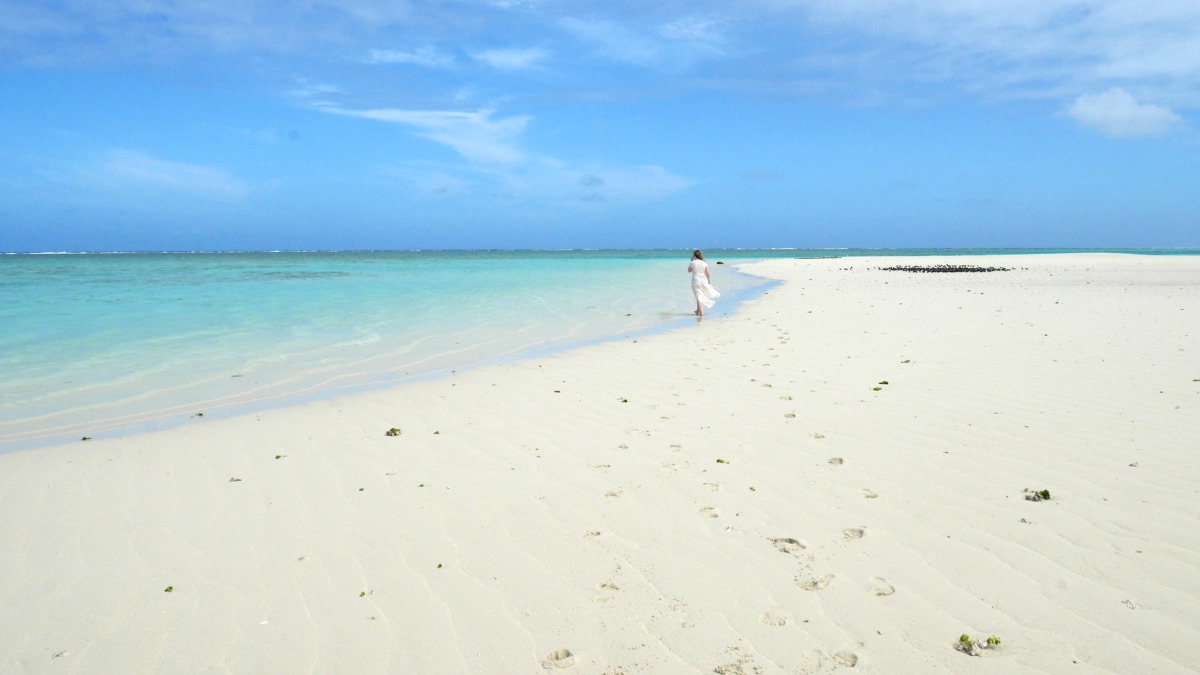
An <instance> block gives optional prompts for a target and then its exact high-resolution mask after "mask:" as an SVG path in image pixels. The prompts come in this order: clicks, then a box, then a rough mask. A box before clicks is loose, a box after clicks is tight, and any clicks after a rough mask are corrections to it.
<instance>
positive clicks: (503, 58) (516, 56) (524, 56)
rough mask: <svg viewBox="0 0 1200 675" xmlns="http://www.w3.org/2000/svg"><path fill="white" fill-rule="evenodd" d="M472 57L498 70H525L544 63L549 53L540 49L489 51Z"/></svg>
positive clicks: (477, 53)
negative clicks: (541, 62)
mask: <svg viewBox="0 0 1200 675" xmlns="http://www.w3.org/2000/svg"><path fill="white" fill-rule="evenodd" d="M472 56H474V57H475V60H476V61H479V62H480V63H482V64H484V65H486V66H490V67H492V68H495V69H496V70H525V69H526V68H532V67H534V66H536V65H537V64H538V62H539V61H542V60H543V59H545V58H546V57H547V56H549V52H547V51H546V50H545V49H542V48H540V47H532V48H529V49H488V50H484V51H481V52H476V53H475V54H473V55H472Z"/></svg>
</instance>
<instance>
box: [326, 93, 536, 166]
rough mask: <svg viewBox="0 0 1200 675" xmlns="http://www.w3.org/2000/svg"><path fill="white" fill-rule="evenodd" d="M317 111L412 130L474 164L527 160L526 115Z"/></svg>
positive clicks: (387, 109) (395, 109)
mask: <svg viewBox="0 0 1200 675" xmlns="http://www.w3.org/2000/svg"><path fill="white" fill-rule="evenodd" d="M317 109H318V110H321V111H324V112H328V113H333V114H336V115H346V116H349V117H361V118H365V119H371V120H378V121H380V122H391V123H393V124H400V125H404V126H407V127H410V128H412V129H414V130H416V132H417V133H418V134H419V135H421V136H423V137H425V138H428V139H429V140H431V141H435V142H437V143H441V144H443V145H446V146H449V147H450V148H453V149H454V151H455V152H457V153H458V154H460V155H462V156H463V157H465V158H466V159H468V160H471V161H476V162H485V163H500V164H505V163H512V162H519V161H521V160H522V159H524V153H522V152H521V150H520V149H519V148H518V147H517V140H518V138H519V137H520V136H521V133H522V132H523V131H524V130H525V125H526V124H527V123H528V122H529V118H528V117H527V116H524V115H517V116H513V117H507V118H503V119H493V117H492V116H493V115H494V113H495V111H493V110H474V111H454V110H401V109H399V108H379V109H374V110H352V109H346V108H339V107H336V106H318V107H317Z"/></svg>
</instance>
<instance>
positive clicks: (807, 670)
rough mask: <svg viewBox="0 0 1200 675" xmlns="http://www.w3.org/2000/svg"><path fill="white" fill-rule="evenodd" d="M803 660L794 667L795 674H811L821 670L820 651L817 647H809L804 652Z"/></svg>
mask: <svg viewBox="0 0 1200 675" xmlns="http://www.w3.org/2000/svg"><path fill="white" fill-rule="evenodd" d="M803 659H804V660H803V661H802V662H801V663H800V664H798V665H797V666H796V667H795V669H794V670H795V672H796V674H797V675H813V674H814V673H819V672H821V666H822V665H823V663H822V661H821V651H820V650H818V649H809V650H808V651H806V652H804V657H803Z"/></svg>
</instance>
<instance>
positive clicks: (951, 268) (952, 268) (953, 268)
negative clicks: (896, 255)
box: [879, 265, 1012, 272]
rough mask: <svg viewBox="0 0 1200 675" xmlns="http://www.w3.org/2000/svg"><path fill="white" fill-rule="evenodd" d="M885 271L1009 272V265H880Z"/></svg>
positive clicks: (1010, 269)
mask: <svg viewBox="0 0 1200 675" xmlns="http://www.w3.org/2000/svg"><path fill="white" fill-rule="evenodd" d="M879 269H881V270H883V271H885V272H1011V271H1012V268H1011V267H983V266H981V265H893V266H892V267H880V268H879Z"/></svg>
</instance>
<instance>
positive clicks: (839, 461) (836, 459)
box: [829, 457, 846, 466]
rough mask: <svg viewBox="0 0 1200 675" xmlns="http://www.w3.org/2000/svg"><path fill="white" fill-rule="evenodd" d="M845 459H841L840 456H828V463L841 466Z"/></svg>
mask: <svg viewBox="0 0 1200 675" xmlns="http://www.w3.org/2000/svg"><path fill="white" fill-rule="evenodd" d="M845 461H846V460H844V459H842V458H841V457H830V458H829V463H830V464H832V465H834V466H841V465H842V464H844V463H845Z"/></svg>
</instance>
